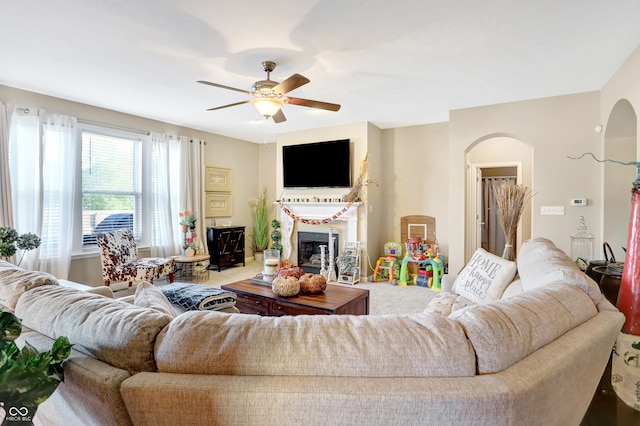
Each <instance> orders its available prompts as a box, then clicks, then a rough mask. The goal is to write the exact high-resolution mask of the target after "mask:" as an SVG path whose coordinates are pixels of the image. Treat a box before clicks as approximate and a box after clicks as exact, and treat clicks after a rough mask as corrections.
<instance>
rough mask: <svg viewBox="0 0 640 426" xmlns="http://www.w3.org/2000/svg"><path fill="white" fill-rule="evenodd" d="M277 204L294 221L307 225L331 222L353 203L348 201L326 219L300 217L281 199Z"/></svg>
mask: <svg viewBox="0 0 640 426" xmlns="http://www.w3.org/2000/svg"><path fill="white" fill-rule="evenodd" d="M278 205H279V206H280V208H281V209H282V211H283V212H285V213H286V214H287V216H289V217H290V218H291V219H293V220H295V221H296V222H300V223H305V224H307V225H323V224H327V223H330V222H333V221H334V220H336V219H337V218H339V217H340V216H342V215H343V214H344V213H346V212H347V211H348V210H349V209H350V208H351V206H352V205H353V202H351V201H349V202H348V203H347V205H346V206H344V207H343V208H342V209H341V210H340V211H339V212H337V213H336V214H334V215H333V216H331V217H328V218H326V219H321V220H318V219H305V218H303V217H300V216H298V215H297V214H295V213H293V212H292V211H291V210H289V209H288V208H287V207H286V206H285V205H284V203H283V202H282V201H278Z"/></svg>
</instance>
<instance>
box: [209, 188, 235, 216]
mask: <svg viewBox="0 0 640 426" xmlns="http://www.w3.org/2000/svg"><path fill="white" fill-rule="evenodd" d="M232 201H233V199H232V197H231V194H217V193H212V192H208V193H207V194H206V197H205V215H206V217H225V216H231V215H232V214H233V209H232V207H233V203H232Z"/></svg>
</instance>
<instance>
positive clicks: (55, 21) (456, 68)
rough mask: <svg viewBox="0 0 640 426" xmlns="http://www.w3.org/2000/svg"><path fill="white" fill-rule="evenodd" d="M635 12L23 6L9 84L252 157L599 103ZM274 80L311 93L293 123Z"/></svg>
mask: <svg viewBox="0 0 640 426" xmlns="http://www.w3.org/2000/svg"><path fill="white" fill-rule="evenodd" d="M639 23H640V1H637V0H563V1H558V0H537V1H519V0H447V1H442V0H395V1H393V2H390V1H388V0H385V1H382V0H309V1H301V0H274V1H248V0H235V1H211V0H185V1H170V0H57V1H42V0H40V1H36V0H19V1H12V2H3V4H2V6H1V7H0V60H1V62H0V63H1V65H0V84H4V85H7V86H12V87H17V88H20V89H25V90H30V91H34V92H38V93H43V94H47V95H51V96H56V97H60V98H64V99H69V100H73V101H77V102H83V103H87V104H91V105H96V106H99V107H104V108H109V109H114V110H118V111H122V112H126V113H130V114H135V115H139V116H143V117H148V118H152V119H157V120H161V121H166V122H170V123H175V124H179V125H183V126H187V127H192V128H196V129H201V130H205V131H210V132H213V133H218V134H221V135H226V136H230V137H235V138H239V139H244V140H249V141H253V142H263V141H273V140H275V135H276V134H277V133H282V132H289V131H294V130H301V129H310V128H317V127H326V126H333V125H339V124H346V123H353V122H361V121H369V122H372V123H373V124H375V125H377V126H378V127H380V128H389V127H401V126H407V125H416V124H424V123H434V122H442V121H447V120H448V112H449V111H450V110H452V109H459V108H467V107H474V106H481V105H490V104H496V103H503V102H511V101H517V100H524V99H533V98H540V97H547V96H556V95H564V94H570V93H578V92H585V91H592V90H599V89H601V88H602V87H603V86H604V84H605V83H606V82H607V81H608V80H609V78H611V76H612V75H613V73H614V72H615V71H616V70H617V69H618V68H619V67H620V66H621V65H622V63H623V62H624V60H625V59H627V58H628V56H629V55H630V54H631V53H632V52H633V50H634V49H635V48H636V47H637V46H638V45H640V24H639ZM263 60H273V61H275V62H277V64H278V65H277V68H276V70H275V71H274V72H273V73H272V75H271V78H272V79H273V80H277V81H282V80H284V79H285V78H287V77H289V76H290V75H291V74H293V73H300V74H303V75H304V76H306V77H308V78H309V79H310V80H311V82H310V83H309V84H307V85H305V86H302V87H300V88H298V89H296V90H295V91H293V92H291V93H290V95H291V96H296V97H302V98H308V99H315V100H321V101H327V102H332V103H339V104H341V105H342V109H341V110H340V111H339V112H327V111H318V110H313V109H310V108H305V107H299V106H293V105H285V106H284V108H283V111H284V113H285V115H286V116H287V119H288V120H287V121H286V122H284V123H280V124H275V123H273V122H272V121H271V120H269V121H268V122H266V121H265V120H264V119H261V117H260V115H259V114H258V113H257V111H256V110H255V108H254V107H253V106H252V105H251V104H244V105H240V106H236V107H233V108H228V109H224V110H219V111H210V112H207V111H206V109H207V108H210V107H214V106H219V105H224V104H228V103H233V102H238V101H243V100H246V99H248V98H249V95H246V94H243V93H240V92H234V91H230V90H224V89H220V88H215V87H210V86H204V85H201V84H197V83H196V80H208V81H213V82H216V83H220V84H224V85H227V86H233V87H237V88H240V89H246V90H249V89H250V88H251V85H252V84H253V82H255V81H256V80H262V79H264V78H265V77H266V74H265V73H264V72H263V71H262V67H261V65H260V63H261V62H262V61H263Z"/></svg>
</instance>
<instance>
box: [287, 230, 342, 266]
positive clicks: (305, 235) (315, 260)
mask: <svg viewBox="0 0 640 426" xmlns="http://www.w3.org/2000/svg"><path fill="white" fill-rule="evenodd" d="M333 237H334V240H333V255H334V257H335V256H337V255H338V247H340V245H339V242H338V240H339V238H340V237H339V236H338V235H336V234H335V233H334V234H333ZM297 240H298V249H297V253H298V266H299V267H300V268H302V270H303V271H305V272H307V273H310V274H319V273H320V269H321V268H322V265H321V263H320V246H321V245H326V246H327V248H326V249H325V259H326V260H325V261H326V266H327V267H328V266H329V233H328V232H304V231H299V232H298V233H297ZM337 273H338V270H337V269H336V274H337Z"/></svg>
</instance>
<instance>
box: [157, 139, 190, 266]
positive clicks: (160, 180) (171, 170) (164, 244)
mask: <svg viewBox="0 0 640 426" xmlns="http://www.w3.org/2000/svg"><path fill="white" fill-rule="evenodd" d="M180 151H181V143H180V141H179V140H178V138H177V137H172V136H170V135H166V134H161V133H155V132H152V133H151V167H150V170H151V179H150V188H149V196H150V211H151V214H150V216H151V227H150V228H151V229H150V232H151V234H150V235H151V238H150V244H151V256H154V257H168V256H171V255H174V254H176V253H180V251H181V250H182V248H181V247H180V235H179V232H178V230H179V225H178V224H179V217H178V214H179V212H180V197H181V190H180V188H181V184H182V182H181V178H180V176H181V172H180V163H181V162H180V156H181V152H180Z"/></svg>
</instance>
